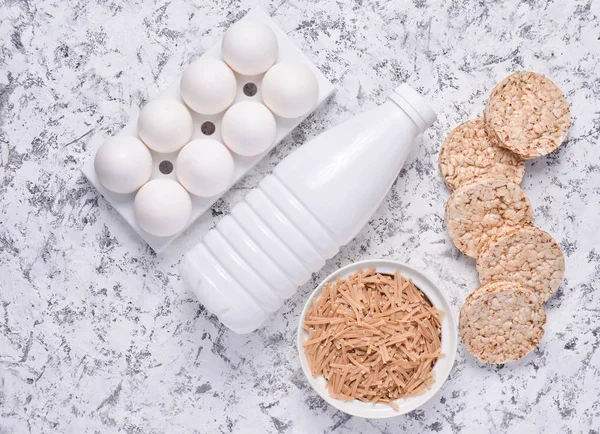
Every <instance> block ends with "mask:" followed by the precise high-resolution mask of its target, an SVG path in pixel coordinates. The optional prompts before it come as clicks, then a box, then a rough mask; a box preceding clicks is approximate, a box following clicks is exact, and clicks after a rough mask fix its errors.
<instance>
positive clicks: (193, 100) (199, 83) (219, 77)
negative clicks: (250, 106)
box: [180, 58, 237, 115]
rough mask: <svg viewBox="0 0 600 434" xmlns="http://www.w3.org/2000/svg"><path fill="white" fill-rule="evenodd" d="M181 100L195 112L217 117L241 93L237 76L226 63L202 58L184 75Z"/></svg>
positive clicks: (184, 72)
mask: <svg viewBox="0 0 600 434" xmlns="http://www.w3.org/2000/svg"><path fill="white" fill-rule="evenodd" d="M180 85H181V97H182V98H183V100H184V101H185V103H186V104H187V105H188V106H189V107H190V108H191V109H192V110H194V111H195V112H198V113H201V114H203V115H215V114H217V113H220V112H222V111H223V110H225V109H226V108H227V107H229V106H230V105H231V103H232V102H233V100H234V99H235V94H236V92H237V81H236V79H235V74H234V73H233V71H232V70H231V69H230V68H229V66H227V64H226V63H225V62H223V61H222V60H218V59H213V58H200V59H198V60H196V61H195V62H193V63H192V64H190V66H188V67H187V68H186V69H185V71H183V75H182V76H181V82H180Z"/></svg>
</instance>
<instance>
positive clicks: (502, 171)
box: [440, 119, 525, 190]
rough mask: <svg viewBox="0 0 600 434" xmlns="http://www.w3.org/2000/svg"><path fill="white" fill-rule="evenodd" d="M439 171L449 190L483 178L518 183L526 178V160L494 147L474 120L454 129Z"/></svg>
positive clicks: (442, 153)
mask: <svg viewBox="0 0 600 434" xmlns="http://www.w3.org/2000/svg"><path fill="white" fill-rule="evenodd" d="M440 172H441V173H442V177H443V178H444V182H445V183H446V185H447V186H448V188H449V189H450V190H455V189H456V188H458V187H460V186H461V185H463V184H466V183H469V182H471V181H473V180H474V179H477V178H480V177H482V176H488V177H494V178H498V179H506V180H508V181H511V182H514V183H516V184H519V183H520V182H521V180H522V179H523V176H524V175H525V161H524V160H523V159H522V158H521V157H519V156H518V155H516V154H515V153H513V152H511V151H509V150H508V149H504V148H502V147H500V146H498V145H496V144H495V143H494V142H493V141H492V140H491V139H490V138H489V137H488V135H487V133H486V131H485V127H484V124H483V120H481V119H475V120H470V121H467V122H464V123H462V124H460V125H459V126H457V127H456V128H455V129H454V130H452V132H451V133H450V134H449V135H448V137H447V138H446V140H445V141H444V144H443V145H442V149H441V151H440Z"/></svg>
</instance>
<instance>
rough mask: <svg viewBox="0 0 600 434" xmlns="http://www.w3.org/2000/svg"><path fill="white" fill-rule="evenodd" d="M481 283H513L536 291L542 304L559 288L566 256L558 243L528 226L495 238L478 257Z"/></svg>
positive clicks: (537, 229)
mask: <svg viewBox="0 0 600 434" xmlns="http://www.w3.org/2000/svg"><path fill="white" fill-rule="evenodd" d="M477 272H478V273H479V280H480V281H481V283H482V284H486V283H489V282H493V281H499V280H501V281H510V282H515V283H519V284H521V285H523V286H527V287H529V288H531V289H533V290H534V291H535V292H536V294H537V295H538V296H539V297H540V299H541V300H542V301H546V300H548V299H549V298H550V297H552V294H554V292H556V290H557V289H558V287H559V286H560V282H561V281H562V279H563V276H564V274H565V257H564V255H563V252H562V250H561V249H560V246H559V245H558V243H557V242H556V241H555V240H554V238H552V236H551V235H550V234H548V233H546V232H544V231H543V230H541V229H539V228H536V227H533V226H529V227H522V228H518V229H515V230H512V231H510V232H508V233H505V234H502V235H501V236H499V237H495V238H494V239H492V240H491V241H490V242H489V243H488V244H487V246H486V247H485V248H484V249H483V250H482V251H481V253H480V254H479V257H478V258H477Z"/></svg>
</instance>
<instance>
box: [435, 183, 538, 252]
mask: <svg viewBox="0 0 600 434" xmlns="http://www.w3.org/2000/svg"><path fill="white" fill-rule="evenodd" d="M532 220H533V210H532V208H531V204H530V203H529V199H527V196H526V195H525V192H523V190H522V189H521V187H519V185H518V184H515V183H514V182H509V181H506V180H499V179H492V178H480V179H478V180H476V181H473V182H471V183H469V184H465V185H463V186H462V187H460V188H458V189H457V190H455V191H454V192H453V193H452V195H451V196H450V198H449V199H448V203H447V204H446V212H445V221H446V228H447V229H448V233H449V234H450V238H452V241H453V242H454V244H455V245H456V247H457V248H458V249H459V250H460V251H461V252H463V253H464V254H466V255H468V256H471V257H472V258H476V257H477V256H478V255H479V252H480V251H481V250H482V249H483V248H484V247H485V245H486V244H487V243H488V241H489V240H490V239H491V238H492V237H493V236H494V235H496V234H497V233H500V232H501V231H506V230H509V229H511V228H517V227H522V226H526V225H530V224H531V222H532Z"/></svg>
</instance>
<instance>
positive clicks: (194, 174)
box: [176, 139, 234, 197]
mask: <svg viewBox="0 0 600 434" xmlns="http://www.w3.org/2000/svg"><path fill="white" fill-rule="evenodd" d="M176 167H177V179H178V180H179V182H181V185H183V186H184V187H185V188H186V189H187V191H189V192H190V193H192V194H194V195H196V196H201V197H210V196H215V195H217V194H219V193H223V192H224V191H225V190H226V189H227V188H228V187H229V186H230V185H231V181H232V180H233V171H234V163H233V157H232V156H231V153H230V152H229V150H228V149H227V148H226V147H225V145H223V144H222V143H220V142H217V141H216V140H213V139H198V140H192V141H191V142H190V143H188V144H187V145H185V146H184V147H183V149H182V150H181V152H179V155H178V156H177V164H176Z"/></svg>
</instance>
